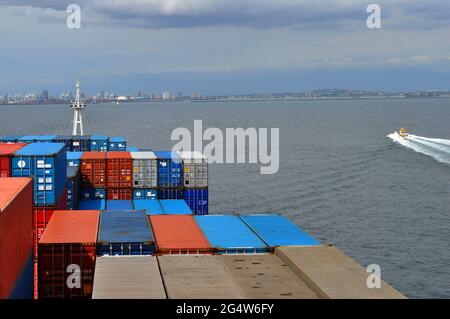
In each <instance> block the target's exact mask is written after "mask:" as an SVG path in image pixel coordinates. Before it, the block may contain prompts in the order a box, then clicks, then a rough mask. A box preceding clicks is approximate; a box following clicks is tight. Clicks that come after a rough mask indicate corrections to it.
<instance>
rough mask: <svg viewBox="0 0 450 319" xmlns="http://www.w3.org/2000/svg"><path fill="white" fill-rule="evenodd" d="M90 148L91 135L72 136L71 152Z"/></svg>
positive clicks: (87, 150)
mask: <svg viewBox="0 0 450 319" xmlns="http://www.w3.org/2000/svg"><path fill="white" fill-rule="evenodd" d="M90 148H91V135H83V136H79V135H76V136H72V152H89V151H90Z"/></svg>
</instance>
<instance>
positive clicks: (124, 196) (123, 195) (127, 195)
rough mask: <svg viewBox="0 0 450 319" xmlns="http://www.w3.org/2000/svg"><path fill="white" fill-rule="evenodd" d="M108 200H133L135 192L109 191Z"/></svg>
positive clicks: (113, 189) (123, 190)
mask: <svg viewBox="0 0 450 319" xmlns="http://www.w3.org/2000/svg"><path fill="white" fill-rule="evenodd" d="M106 192H107V194H106V199H108V200H132V199H133V190H132V189H131V188H111V189H108V190H107V191H106Z"/></svg>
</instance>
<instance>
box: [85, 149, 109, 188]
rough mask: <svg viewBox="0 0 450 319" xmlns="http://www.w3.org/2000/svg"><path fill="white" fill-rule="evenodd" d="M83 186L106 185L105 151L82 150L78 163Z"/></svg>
mask: <svg viewBox="0 0 450 319" xmlns="http://www.w3.org/2000/svg"><path fill="white" fill-rule="evenodd" d="M80 171H81V186H82V187H83V188H105V187H106V153H105V152H84V153H83V155H82V156H81V163H80Z"/></svg>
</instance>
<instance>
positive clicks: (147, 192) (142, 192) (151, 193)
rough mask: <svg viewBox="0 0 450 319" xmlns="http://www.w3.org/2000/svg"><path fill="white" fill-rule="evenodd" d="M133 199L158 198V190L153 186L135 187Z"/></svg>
mask: <svg viewBox="0 0 450 319" xmlns="http://www.w3.org/2000/svg"><path fill="white" fill-rule="evenodd" d="M133 199H158V190H156V189H152V188H142V189H141V188H137V189H133Z"/></svg>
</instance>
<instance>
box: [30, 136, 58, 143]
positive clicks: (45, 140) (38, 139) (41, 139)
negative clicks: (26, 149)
mask: <svg viewBox="0 0 450 319" xmlns="http://www.w3.org/2000/svg"><path fill="white" fill-rule="evenodd" d="M56 138H57V136H56V135H39V136H37V137H36V139H35V141H36V142H38V143H55V139H56Z"/></svg>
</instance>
